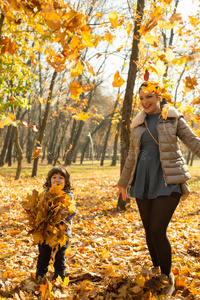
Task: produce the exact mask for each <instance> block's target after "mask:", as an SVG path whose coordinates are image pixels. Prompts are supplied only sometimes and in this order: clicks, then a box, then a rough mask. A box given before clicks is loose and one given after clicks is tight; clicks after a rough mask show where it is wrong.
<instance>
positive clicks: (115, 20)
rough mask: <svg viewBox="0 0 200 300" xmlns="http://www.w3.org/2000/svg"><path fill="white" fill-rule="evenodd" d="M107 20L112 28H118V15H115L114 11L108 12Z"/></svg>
mask: <svg viewBox="0 0 200 300" xmlns="http://www.w3.org/2000/svg"><path fill="white" fill-rule="evenodd" d="M109 20H110V23H111V24H112V26H113V27H114V28H117V27H118V26H119V23H118V15H117V13H116V12H114V11H111V12H110V14H109Z"/></svg>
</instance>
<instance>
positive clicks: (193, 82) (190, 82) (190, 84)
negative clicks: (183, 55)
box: [183, 76, 198, 91]
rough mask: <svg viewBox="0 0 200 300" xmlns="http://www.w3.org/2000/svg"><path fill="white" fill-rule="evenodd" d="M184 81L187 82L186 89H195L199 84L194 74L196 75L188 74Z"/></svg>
mask: <svg viewBox="0 0 200 300" xmlns="http://www.w3.org/2000/svg"><path fill="white" fill-rule="evenodd" d="M183 81H184V82H185V89H186V91H191V90H194V89H195V86H197V85H198V83H197V79H196V76H194V77H190V76H186V77H185V80H183Z"/></svg>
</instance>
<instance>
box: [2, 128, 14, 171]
mask: <svg viewBox="0 0 200 300" xmlns="http://www.w3.org/2000/svg"><path fill="white" fill-rule="evenodd" d="M11 131H12V126H11V125H10V126H8V129H7V133H6V137H5V140H4V145H3V149H2V151H1V155H0V167H3V165H4V160H5V155H6V150H7V148H8V144H9V141H10V135H11Z"/></svg>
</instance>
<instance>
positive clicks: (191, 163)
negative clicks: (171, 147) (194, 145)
mask: <svg viewBox="0 0 200 300" xmlns="http://www.w3.org/2000/svg"><path fill="white" fill-rule="evenodd" d="M194 157H195V155H194V154H193V153H192V157H191V161H190V167H192V165H193V161H194Z"/></svg>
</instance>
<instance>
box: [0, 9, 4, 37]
mask: <svg viewBox="0 0 200 300" xmlns="http://www.w3.org/2000/svg"><path fill="white" fill-rule="evenodd" d="M4 18H5V17H4V15H3V14H2V13H1V18H0V38H1V33H2V27H3V22H4Z"/></svg>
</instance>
